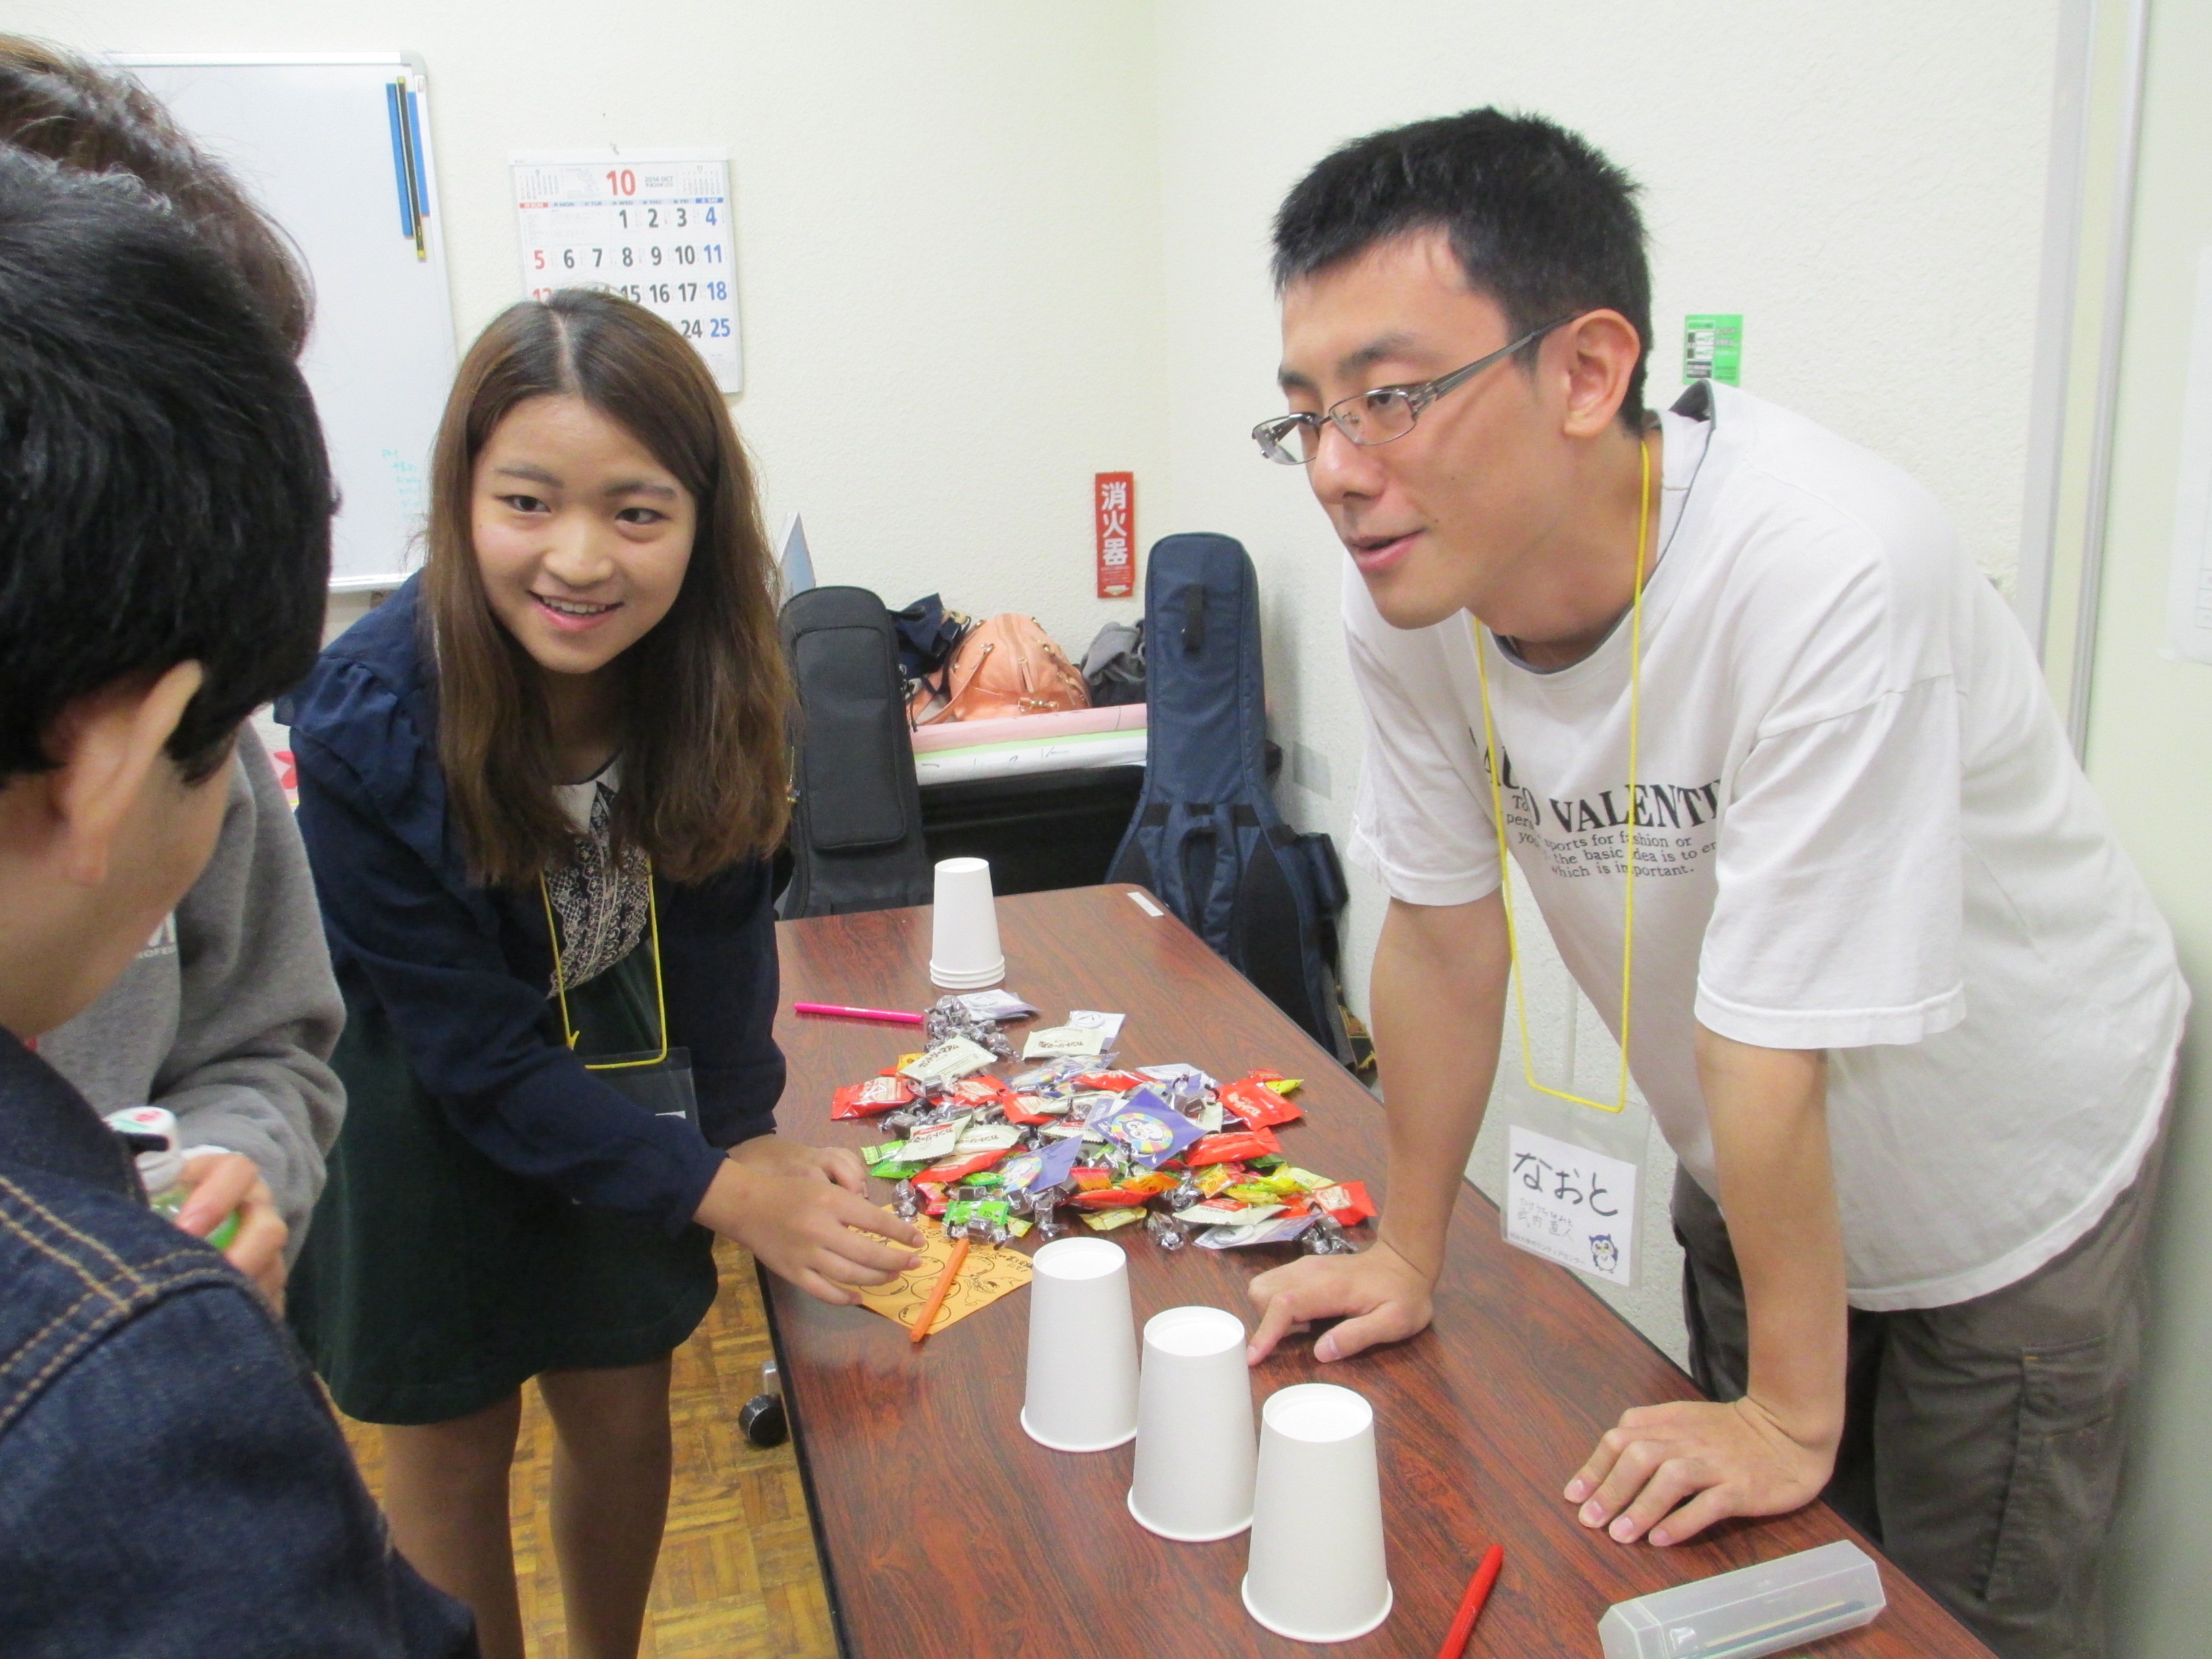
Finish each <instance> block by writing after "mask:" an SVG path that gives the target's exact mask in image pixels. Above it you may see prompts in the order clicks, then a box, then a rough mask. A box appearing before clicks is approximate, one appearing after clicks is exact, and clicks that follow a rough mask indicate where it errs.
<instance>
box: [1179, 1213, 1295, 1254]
mask: <svg viewBox="0 0 2212 1659" xmlns="http://www.w3.org/2000/svg"><path fill="white" fill-rule="evenodd" d="M1313 1224H1314V1218H1313V1217H1311V1216H1310V1215H1292V1216H1280V1217H1277V1218H1274V1219H1273V1220H1269V1221H1260V1222H1255V1223H1254V1224H1253V1225H1250V1226H1249V1227H1208V1228H1207V1229H1206V1233H1205V1236H1204V1237H1201V1238H1200V1239H1199V1240H1198V1248H1199V1249H1201V1250H1237V1249H1243V1248H1244V1247H1245V1246H1246V1245H1248V1244H1287V1243H1290V1242H1291V1240H1292V1239H1294V1238H1296V1237H1297V1236H1298V1235H1299V1234H1300V1233H1302V1232H1304V1231H1305V1230H1306V1229H1307V1228H1309V1227H1310V1226H1312V1225H1313Z"/></svg>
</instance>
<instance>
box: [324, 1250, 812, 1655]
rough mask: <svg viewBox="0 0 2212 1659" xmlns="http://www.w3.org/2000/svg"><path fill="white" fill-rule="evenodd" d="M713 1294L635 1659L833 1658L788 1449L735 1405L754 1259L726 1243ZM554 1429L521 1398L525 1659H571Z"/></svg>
mask: <svg viewBox="0 0 2212 1659" xmlns="http://www.w3.org/2000/svg"><path fill="white" fill-rule="evenodd" d="M715 1259H716V1261H717V1262H718V1263H719V1265H720V1268H721V1279H722V1293H721V1295H720V1297H717V1298H716V1299H715V1302H714V1308H713V1310H711V1311H710V1312H709V1313H708V1316H707V1320H706V1322H705V1323H704V1324H702V1326H701V1327H700V1328H699V1329H698V1332H697V1333H696V1334H695V1335H694V1336H693V1337H692V1339H691V1340H690V1341H689V1342H687V1343H685V1344H684V1346H683V1347H681V1348H680V1349H678V1351H677V1354H676V1375H675V1381H674V1383H673V1386H672V1390H671V1401H670V1418H671V1423H672V1425H673V1426H674V1429H675V1435H676V1485H675V1491H674V1492H673V1494H672V1495H671V1498H670V1500H669V1506H668V1531H667V1534H666V1536H665V1538H664V1539H663V1540H662V1541H661V1547H660V1568H659V1572H658V1573H657V1574H656V1575H655V1577H654V1578H653V1601H652V1603H651V1605H650V1606H649V1607H648V1608H647V1613H646V1620H645V1639H644V1642H643V1643H642V1644H641V1646H640V1647H639V1649H638V1652H639V1655H640V1659H708V1656H712V1659H834V1656H835V1655H836V1651H837V1644H836V1638H835V1637H834V1636H833V1635H832V1633H831V1631H830V1626H829V1606H828V1603H827V1602H826V1601H825V1600H824V1599H823V1589H822V1575H821V1571H820V1568H819V1567H818V1566H817V1564H816V1561H815V1556H814V1539H813V1536H812V1534H811V1531H810V1529H809V1527H808V1523H807V1516H806V1499H805V1494H804V1493H803V1492H802V1491H801V1489H800V1486H799V1464H798V1462H797V1460H796V1459H795V1458H794V1457H793V1454H792V1449H791V1447H790V1446H789V1445H788V1444H785V1445H781V1446H778V1447H775V1449H772V1450H768V1451H763V1450H760V1449H757V1448H756V1447H753V1446H750V1445H748V1444H746V1443H745V1437H744V1434H742V1433H741V1432H740V1431H738V1407H739V1406H741V1405H743V1404H744V1402H745V1401H746V1400H748V1399H749V1398H750V1397H751V1396H752V1395H755V1394H757V1393H758V1392H759V1389H760V1370H761V1366H762V1365H763V1364H764V1363H765V1362H766V1361H767V1359H768V1358H769V1340H768V1325H767V1322H766V1320H765V1318H764V1317H763V1314H762V1312H761V1301H760V1288H759V1284H758V1281H757V1279H755V1278H754V1276H753V1263H752V1258H751V1257H750V1256H749V1255H746V1254H745V1252H744V1250H743V1249H740V1248H738V1246H737V1245H735V1244H732V1243H730V1242H729V1241H728V1240H726V1239H725V1240H723V1241H721V1242H720V1244H719V1246H718V1247H717V1250H716V1257H715ZM345 1430H346V1438H347V1439H348V1441H349V1442H350V1443H351V1444H352V1446H353V1449H354V1455H355V1456H356V1458H357V1459H359V1461H360V1462H361V1468H362V1476H363V1478H365V1479H366V1480H368V1487H369V1490H370V1491H371V1492H381V1490H382V1480H383V1473H384V1468H383V1463H384V1451H383V1443H382V1440H381V1437H380V1436H379V1434H378V1432H377V1431H376V1430H375V1429H374V1427H372V1426H371V1425H367V1424H362V1423H354V1422H350V1421H349V1422H347V1423H346V1424H345ZM552 1468H553V1425H552V1423H551V1421H550V1419H548V1418H547V1416H546V1414H545V1407H544V1405H543V1404H542V1403H540V1401H539V1400H538V1393H537V1390H536V1389H525V1390H524V1392H523V1414H522V1432H521V1435H520V1440H519V1443H518V1444H517V1446H516V1448H515V1455H514V1485H513V1516H514V1559H515V1577H516V1579H517V1581H518V1583H519V1584H520V1589H521V1594H522V1621H523V1627H524V1629H525V1631H526V1632H527V1633H528V1636H529V1641H530V1651H531V1655H532V1659H568V1638H567V1636H566V1634H565V1633H564V1632H563V1628H562V1616H561V1586H560V1580H559V1577H558V1575H557V1573H556V1570H555V1567H554V1562H553V1539H552V1529H551V1526H550V1517H549V1516H548V1513H547V1505H548V1503H549V1501H550V1499H549V1492H550V1486H551V1482H552Z"/></svg>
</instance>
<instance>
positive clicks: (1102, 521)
mask: <svg viewBox="0 0 2212 1659" xmlns="http://www.w3.org/2000/svg"><path fill="white" fill-rule="evenodd" d="M1091 506H1092V507H1093V509H1094V511H1093V516H1094V517H1095V518H1096V519H1097V521H1098V597H1099V598H1100V599H1127V598H1128V597H1129V595H1131V594H1132V593H1133V592H1136V591H1137V559H1136V552H1135V549H1136V545H1137V475H1136V474H1135V473H1133V472H1101V473H1100V474H1099V475H1098V480H1097V484H1096V485H1095V486H1094V487H1093V490H1092V500H1091Z"/></svg>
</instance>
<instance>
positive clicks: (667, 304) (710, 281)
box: [507, 149, 744, 392]
mask: <svg viewBox="0 0 2212 1659" xmlns="http://www.w3.org/2000/svg"><path fill="white" fill-rule="evenodd" d="M507 161H508V164H509V170H510V172H511V173H512V175H513V183H514V213H515V222H516V226H517V228H518V231H519V233H520V234H519V238H518V240H519V244H520V250H521V255H522V286H523V291H524V292H525V293H526V294H528V295H530V296H531V298H532V299H537V300H542V299H544V298H545V297H547V296H548V295H550V294H552V293H553V291H554V290H555V289H563V288H602V289H610V290H611V291H613V292H614V293H617V294H621V295H627V296H628V297H629V298H630V299H632V300H635V301H637V302H638V303H639V304H640V305H641V306H643V307H646V309H647V310H648V311H651V312H652V313H654V314H655V315H656V316H658V317H660V318H661V319H664V320H665V321H666V322H667V323H668V324H669V325H670V326H671V327H672V328H674V329H675V330H676V331H678V333H680V334H682V335H683V336H684V337H685V338H686V339H688V340H690V342H691V343H692V345H693V346H694V347H696V349H697V350H698V353H699V355H700V356H701V357H702V358H703V359H705V361H706V363H707V366H708V368H710V369H711V370H713V371H714V381H715V384H716V385H718V386H720V387H721V389H722V390H723V391H724V392H741V391H743V390H744V357H743V356H742V355H741V353H740V351H739V348H738V286H737V272H736V258H735V256H736V242H735V240H734V239H733V237H732V229H731V225H730V158H729V152H728V151H727V150H725V149H624V150H615V149H607V150H550V151H526V152H518V153H515V154H513V155H509V156H508V158H507Z"/></svg>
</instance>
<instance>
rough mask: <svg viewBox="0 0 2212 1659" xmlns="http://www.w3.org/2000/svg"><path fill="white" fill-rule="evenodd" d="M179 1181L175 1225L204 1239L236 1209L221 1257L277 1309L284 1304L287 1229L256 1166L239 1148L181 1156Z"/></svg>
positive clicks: (267, 1185)
mask: <svg viewBox="0 0 2212 1659" xmlns="http://www.w3.org/2000/svg"><path fill="white" fill-rule="evenodd" d="M182 1180H183V1182H184V1184H185V1186H187V1187H189V1188H191V1197H190V1198H188V1199H186V1200H185V1205H184V1207H183V1208H182V1209H180V1210H179V1211H178V1212H177V1225H178V1226H179V1227H180V1228H182V1229H183V1230H184V1231H185V1232H188V1233H190V1234H191V1236H192V1237H195V1238H205V1237H207V1236H208V1235H209V1234H210V1233H211V1232H213V1231H215V1230H216V1228H217V1227H220V1226H221V1225H222V1220H223V1218H224V1217H225V1216H227V1215H229V1214H231V1213H232V1212H236V1213H237V1216H238V1231H237V1234H236V1235H235V1236H234V1237H233V1238H232V1239H231V1241H230V1244H229V1246H228V1248H227V1249H225V1250H224V1251H223V1253H222V1255H223V1260H224V1261H228V1262H229V1263H230V1265H231V1266H232V1267H235V1268H237V1269H238V1271H239V1272H240V1273H244V1274H245V1275H246V1277H247V1278H248V1279H252V1281H253V1285H254V1288H255V1289H256V1290H258V1291H260V1292H261V1294H262V1295H263V1296H264V1297H266V1298H267V1299H268V1303H269V1305H270V1307H272V1308H274V1309H276V1310H277V1311H278V1312H280V1313H281V1312H283V1308H284V1241H285V1239H286V1238H288V1237H290V1235H291V1229H290V1228H289V1227H288V1226H286V1225H284V1218H283V1216H282V1215H280V1214H278V1213H277V1211H276V1199H275V1198H274V1197H272V1196H271V1195H270V1191H269V1183H268V1182H265V1181H264V1180H263V1179H262V1178H261V1169H260V1166H259V1165H258V1164H255V1163H254V1161H253V1160H252V1158H248V1157H246V1155H245V1154H244V1153H242V1152H203V1153H201V1154H199V1155H198V1156H197V1157H196V1158H186V1159H185V1170H184V1175H183V1176H182Z"/></svg>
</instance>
